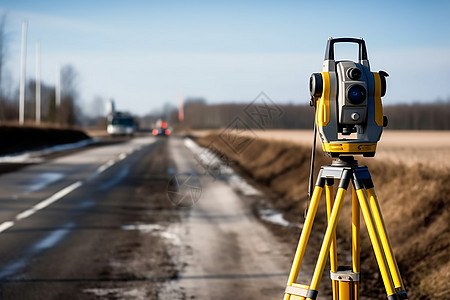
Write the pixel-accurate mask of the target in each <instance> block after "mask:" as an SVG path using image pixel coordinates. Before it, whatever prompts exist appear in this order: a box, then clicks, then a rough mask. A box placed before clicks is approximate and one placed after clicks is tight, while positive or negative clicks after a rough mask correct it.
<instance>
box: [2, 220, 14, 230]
mask: <svg viewBox="0 0 450 300" xmlns="http://www.w3.org/2000/svg"><path fill="white" fill-rule="evenodd" d="M12 226H14V222H12V221H6V222H3V223H2V224H0V232H3V231H5V230H6V229H8V228H10V227H12Z"/></svg>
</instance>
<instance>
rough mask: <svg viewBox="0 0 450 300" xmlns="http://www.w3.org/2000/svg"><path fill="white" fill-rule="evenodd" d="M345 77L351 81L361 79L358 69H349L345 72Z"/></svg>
mask: <svg viewBox="0 0 450 300" xmlns="http://www.w3.org/2000/svg"><path fill="white" fill-rule="evenodd" d="M347 75H348V77H349V78H350V79H352V80H358V79H359V78H361V70H360V69H358V68H350V69H348V71H347Z"/></svg>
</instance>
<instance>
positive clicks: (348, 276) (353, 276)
mask: <svg viewBox="0 0 450 300" xmlns="http://www.w3.org/2000/svg"><path fill="white" fill-rule="evenodd" d="M359 277H360V276H359V273H353V272H352V268H351V267H349V266H339V267H338V270H337V271H336V272H331V271H330V278H331V280H335V281H359Z"/></svg>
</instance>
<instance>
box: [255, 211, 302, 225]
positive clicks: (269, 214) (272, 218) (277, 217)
mask: <svg viewBox="0 0 450 300" xmlns="http://www.w3.org/2000/svg"><path fill="white" fill-rule="evenodd" d="M259 215H260V217H261V219H263V220H264V221H266V222H269V223H272V224H275V225H279V226H283V227H301V225H300V224H298V223H291V222H289V221H287V220H286V219H285V218H284V217H283V214H282V213H280V212H278V211H276V210H274V209H271V208H261V209H260V210H259Z"/></svg>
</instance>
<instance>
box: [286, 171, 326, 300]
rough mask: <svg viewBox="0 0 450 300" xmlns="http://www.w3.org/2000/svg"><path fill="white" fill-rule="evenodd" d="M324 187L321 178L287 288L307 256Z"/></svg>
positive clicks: (287, 298) (313, 197) (287, 295)
mask: <svg viewBox="0 0 450 300" xmlns="http://www.w3.org/2000/svg"><path fill="white" fill-rule="evenodd" d="M323 187H324V180H321V178H319V180H318V183H317V185H316V187H315V188H314V192H313V195H312V197H311V203H310V204H309V209H308V214H307V215H306V220H305V223H304V224H303V229H302V233H301V235H300V240H299V241H298V246H297V250H296V252H295V256H294V262H293V263H292V267H291V271H290V273H289V278H288V282H287V286H288V287H290V286H292V284H293V283H294V282H295V281H296V280H297V277H298V273H299V271H300V266H301V264H302V260H303V255H304V254H305V250H306V244H307V243H308V239H309V236H310V234H311V228H312V226H313V223H314V218H315V217H316V212H317V207H318V206H319V200H320V197H321V196H322V191H323ZM290 298H291V295H290V294H288V293H285V294H284V298H283V299H284V300H289V299H290Z"/></svg>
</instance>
